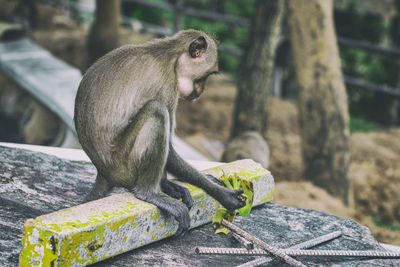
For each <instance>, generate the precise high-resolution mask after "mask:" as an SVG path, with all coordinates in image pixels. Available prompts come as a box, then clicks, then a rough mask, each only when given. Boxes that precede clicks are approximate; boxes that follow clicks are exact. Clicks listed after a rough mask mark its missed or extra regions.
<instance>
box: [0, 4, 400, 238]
mask: <svg viewBox="0 0 400 267" xmlns="http://www.w3.org/2000/svg"><path fill="white" fill-rule="evenodd" d="M14 3H15V1H11V0H0V6H2V8H1V9H0V19H2V18H3V19H4V17H5V16H6V15H7V12H8V11H9V10H10V6H12V5H13V4H14ZM39 11H40V14H41V16H40V17H41V18H42V19H41V20H40V22H39V27H38V29H36V30H34V31H33V34H32V37H33V38H34V39H35V40H36V42H38V43H39V44H41V45H42V46H44V47H45V48H47V49H48V50H50V51H51V52H52V53H53V54H55V55H56V56H58V57H59V58H61V59H63V60H65V61H66V62H68V63H69V64H71V65H73V66H76V67H78V68H80V69H81V70H82V71H84V70H85V68H86V61H85V58H86V52H85V47H86V42H85V40H86V36H87V33H88V28H87V27H85V26H78V25H76V24H75V23H74V22H72V21H70V20H69V19H67V18H65V17H64V16H62V15H61V14H60V13H59V12H55V11H54V9H52V8H48V7H41V8H40V9H39ZM122 36H123V37H122V42H123V43H140V42H144V41H146V40H148V39H150V38H151V37H152V36H151V35H141V34H137V33H133V32H132V31H130V30H123V32H122ZM235 93H236V90H235V85H234V81H233V79H232V77H230V76H228V75H223V74H222V75H217V76H215V77H213V78H212V79H210V81H208V84H207V90H206V92H205V93H204V94H203V96H202V97H201V98H200V99H199V100H197V101H196V102H194V103H188V102H184V101H181V103H180V105H179V107H178V112H177V129H176V132H177V135H178V136H180V137H181V138H183V139H184V140H185V141H187V142H188V143H190V144H191V145H192V146H194V147H195V148H197V149H198V150H199V151H201V152H203V153H204V154H205V155H206V156H208V157H209V158H210V159H212V160H218V159H219V157H220V155H221V153H222V151H223V145H224V144H225V143H226V142H227V141H228V139H229V132H230V127H231V124H232V113H233V108H234V100H235ZM267 104H268V107H269V117H268V120H267V121H268V131H267V134H266V136H265V138H266V140H267V142H268V145H269V148H270V167H269V169H270V170H271V172H272V174H273V176H274V178H275V181H276V190H275V192H276V193H275V197H274V201H275V202H277V203H279V204H283V205H289V206H296V207H301V208H310V209H317V210H322V211H325V212H327V213H330V214H334V215H337V216H340V217H347V218H353V219H356V220H357V221H359V222H361V223H362V224H364V225H366V226H368V227H369V228H370V229H371V231H372V233H373V234H374V235H375V236H376V238H377V239H378V240H379V241H381V242H386V243H391V244H397V245H400V231H397V232H394V231H390V230H389V229H388V228H385V227H377V226H376V225H375V223H374V222H373V220H374V219H376V218H378V219H381V220H386V221H389V222H394V223H399V222H400V129H398V128H397V129H389V130H386V131H381V132H374V133H368V134H364V133H358V134H353V135H352V137H351V149H352V163H351V166H350V174H349V176H350V180H351V189H350V192H351V194H350V199H349V203H350V205H349V206H348V207H347V206H345V205H344V204H343V203H342V202H341V201H340V200H339V199H336V198H334V197H332V196H330V195H329V194H328V193H327V192H326V191H324V190H323V189H321V188H318V187H316V186H314V185H312V184H311V183H309V182H305V181H303V178H302V169H303V167H302V166H303V164H302V156H301V149H300V137H299V124H298V121H297V109H296V106H295V105H294V104H293V103H290V102H287V101H284V100H281V99H277V98H271V99H270V100H269V102H268V103H267Z"/></svg>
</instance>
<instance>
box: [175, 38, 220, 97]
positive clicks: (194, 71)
mask: <svg viewBox="0 0 400 267" xmlns="http://www.w3.org/2000/svg"><path fill="white" fill-rule="evenodd" d="M217 59H218V55H217V46H216V43H215V41H214V40H213V39H211V38H210V37H208V36H206V35H205V36H199V37H198V38H196V39H195V40H193V41H192V42H191V43H190V45H189V48H188V51H187V53H184V54H182V55H181V56H180V58H179V61H178V72H177V74H178V87H179V94H180V96H181V97H183V98H184V99H186V100H188V101H193V100H196V99H197V98H199V97H200V95H201V94H202V93H203V91H204V89H205V84H206V80H207V78H208V76H210V75H211V74H214V73H216V72H218V60H217Z"/></svg>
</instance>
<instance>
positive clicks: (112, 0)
mask: <svg viewBox="0 0 400 267" xmlns="http://www.w3.org/2000/svg"><path fill="white" fill-rule="evenodd" d="M120 4H121V2H120V0H96V18H95V22H94V23H93V25H92V27H91V29H90V33H89V38H88V55H89V56H88V57H89V58H88V65H91V64H92V63H93V62H94V61H96V60H97V59H98V58H100V57H101V56H103V55H105V54H106V53H107V52H109V51H111V50H113V49H115V48H117V47H118V46H119V44H120V43H119V28H120V24H121V14H120V9H121V8H120Z"/></svg>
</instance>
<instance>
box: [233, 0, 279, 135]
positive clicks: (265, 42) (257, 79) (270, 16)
mask: <svg viewBox="0 0 400 267" xmlns="http://www.w3.org/2000/svg"><path fill="white" fill-rule="evenodd" d="M283 9H284V1H275V0H258V1H257V2H256V8H255V11H254V16H253V20H252V24H251V26H250V34H249V36H250V37H249V38H248V40H249V42H248V44H247V48H246V50H245V54H244V56H243V59H242V64H241V67H240V68H239V73H238V77H239V81H238V88H237V91H238V94H237V97H236V103H235V112H234V116H233V128H232V134H231V137H236V136H238V135H240V134H241V133H243V132H244V131H257V132H259V133H261V134H264V133H265V131H266V129H267V120H266V118H267V104H266V103H267V100H268V97H269V95H270V94H271V93H270V88H271V80H272V71H273V69H274V59H275V51H276V45H277V42H278V39H279V36H280V30H281V18H282V16H283Z"/></svg>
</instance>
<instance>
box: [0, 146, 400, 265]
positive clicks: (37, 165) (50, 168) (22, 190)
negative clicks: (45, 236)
mask: <svg viewBox="0 0 400 267" xmlns="http://www.w3.org/2000/svg"><path fill="white" fill-rule="evenodd" d="M95 173H96V171H95V169H94V167H93V166H92V165H90V164H81V163H77V162H70V161H66V160H61V159H59V158H56V157H53V156H49V155H46V154H42V153H36V152H31V151H27V150H21V149H15V148H6V147H0V265H1V266H16V265H17V264H18V253H19V251H20V249H21V247H20V246H21V245H20V242H21V241H20V240H21V236H22V227H23V224H24V223H25V221H26V220H27V219H28V218H33V217H36V216H38V215H40V214H44V213H48V212H52V211H54V210H58V209H61V208H65V207H70V206H72V205H76V204H78V203H79V202H81V200H82V199H83V197H84V195H85V194H86V192H88V190H89V188H90V186H91V184H92V183H93V181H94V178H95ZM235 224H236V225H238V226H240V227H241V228H243V229H244V230H246V231H248V232H249V233H251V234H254V235H256V236H257V237H258V238H260V239H262V240H263V241H265V242H267V243H268V244H270V245H273V246H276V247H279V248H286V247H289V246H292V245H295V244H297V243H299V242H303V241H306V240H309V239H311V238H314V237H317V236H320V235H324V234H327V233H329V232H332V231H336V230H342V232H343V236H342V237H340V238H338V239H335V240H333V241H330V242H328V243H326V244H323V245H320V246H319V247H318V249H337V250H343V249H350V250H372V249H376V250H384V249H383V248H382V247H381V246H380V245H379V243H378V242H377V241H376V240H375V239H374V238H373V236H372V235H371V234H370V232H369V230H368V229H367V228H365V227H363V226H361V225H359V224H358V223H356V222H354V221H352V220H348V219H342V218H339V217H336V216H331V215H328V214H326V213H323V212H318V211H313V210H304V209H298V208H291V207H284V206H279V205H276V204H273V203H268V204H265V205H263V206H261V207H259V208H255V209H254V210H253V211H252V213H251V214H250V216H249V217H247V218H241V217H237V219H236V221H235ZM196 246H209V247H241V245H240V244H239V243H237V241H235V240H234V239H233V238H232V237H231V236H230V235H228V236H221V235H215V234H214V233H213V230H212V228H211V225H210V224H207V225H204V226H202V227H199V228H196V229H194V230H191V231H190V232H189V233H187V234H186V235H185V236H183V237H181V238H170V239H167V240H164V241H161V242H156V243H153V244H151V245H148V246H145V247H142V248H140V249H137V250H133V251H130V252H128V253H125V254H122V255H119V256H116V257H114V258H111V259H108V260H106V261H104V262H100V263H97V264H95V265H93V266H185V265H187V266H234V265H237V264H240V263H245V262H247V261H250V260H252V259H254V258H255V257H254V256H253V257H246V256H220V255H196V254H195V253H194V251H195V247H196ZM297 259H299V260H300V261H301V262H302V263H304V264H306V265H307V266H318V265H322V266H327V265H336V266H358V265H373V266H395V265H397V266H399V265H400V259H397V260H394V259H358V258H339V257H335V258H333V257H330V258H323V257H318V258H311V257H298V258H297ZM276 265H283V263H282V262H281V261H279V260H277V259H275V260H274V261H273V262H272V263H271V266H276Z"/></svg>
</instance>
